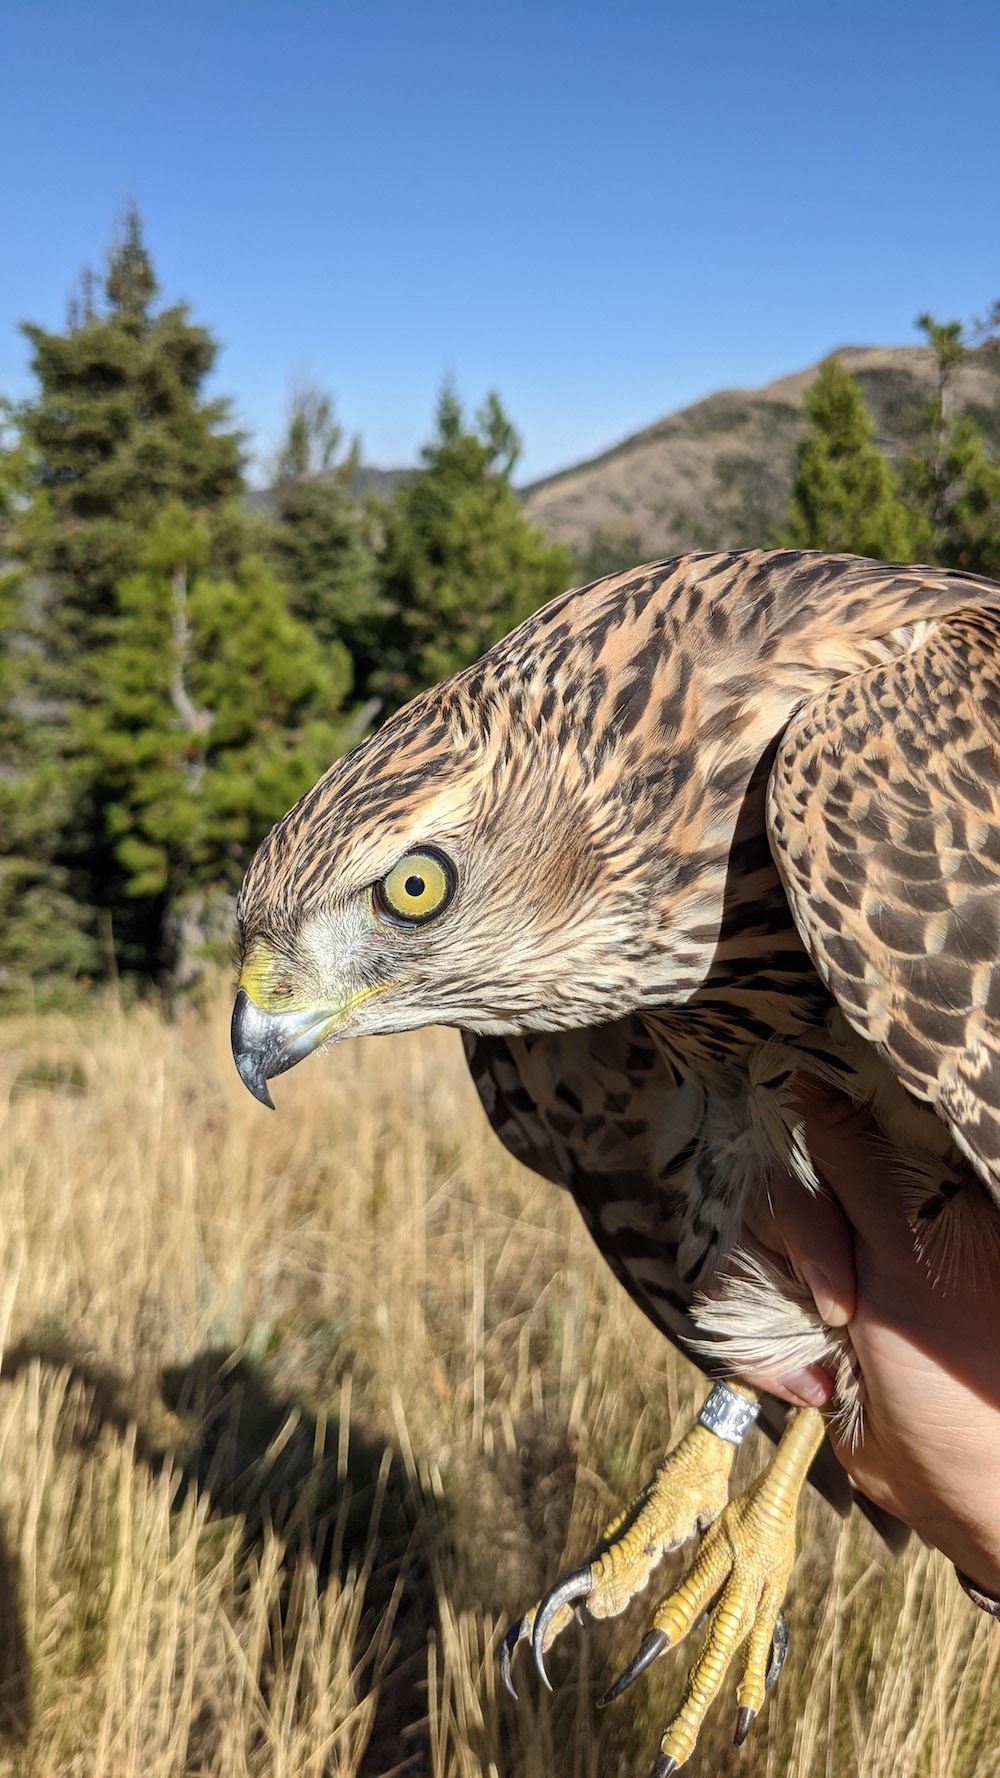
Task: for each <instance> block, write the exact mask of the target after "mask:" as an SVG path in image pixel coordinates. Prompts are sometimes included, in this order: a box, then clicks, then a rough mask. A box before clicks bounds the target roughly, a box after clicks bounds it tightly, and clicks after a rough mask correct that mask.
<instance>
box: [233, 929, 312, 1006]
mask: <svg viewBox="0 0 1000 1778" xmlns="http://www.w3.org/2000/svg"><path fill="white" fill-rule="evenodd" d="M238 986H239V987H241V988H243V989H245V991H246V993H248V994H249V996H250V998H251V1000H252V1001H253V1003H254V1005H255V1006H259V1007H260V1010H261V1012H298V1011H301V1010H303V1009H304V1008H305V1007H306V1005H307V1004H308V1002H307V1001H305V1000H302V999H300V998H299V997H297V996H296V995H295V992H294V984H293V982H292V978H291V976H290V974H289V973H288V970H287V967H285V968H284V969H283V967H282V965H281V964H280V963H279V962H278V960H277V959H276V958H275V956H274V954H273V952H272V951H271V949H270V947H269V946H268V945H266V944H265V943H264V940H263V939H261V938H259V939H257V940H256V942H255V944H254V945H253V947H252V949H251V950H250V951H249V952H248V954H247V956H246V957H245V958H244V961H243V967H242V969H241V970H240V979H239V983H238Z"/></svg>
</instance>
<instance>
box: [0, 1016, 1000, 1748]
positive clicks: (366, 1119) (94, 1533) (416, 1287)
mask: <svg viewBox="0 0 1000 1778" xmlns="http://www.w3.org/2000/svg"><path fill="white" fill-rule="evenodd" d="M227 1027H228V1001H227V997H226V994H225V992H224V990H223V989H222V988H221V987H220V990H219V993H218V996H217V997H216V998H215V999H213V1001H212V1003H211V1004H210V1005H208V1006H206V1008H205V1009H204V1011H203V1012H201V1013H194V1012H191V1013H188V1014H186V1015H185V1016H184V1017H183V1018H181V1019H179V1020H176V1021H174V1022H167V1021H166V1020H165V1019H163V1018H162V1017H161V1016H160V1015H159V1014H158V1012H157V1011H156V1009H155V1008H152V1007H148V1006H147V1007H140V1008H137V1009H134V1010H131V1011H129V1012H127V1013H125V1012H123V1011H121V1009H119V1008H117V1007H116V1006H114V1005H110V1006H105V1007H104V1008H103V1009H99V1010H94V1011H93V1012H91V1013H89V1014H88V1015H86V1016H85V1017H83V1018H81V1019H79V1020H75V1021H70V1020H68V1019H62V1018H58V1017H50V1018H46V1019H44V1020H38V1021H29V1020H19V1021H11V1022H9V1023H8V1024H6V1025H4V1026H2V1027H0V1104H2V1105H3V1108H4V1115H3V1140H2V1146H0V1154H2V1162H0V1166H2V1177H0V1236H2V1241H3V1258H4V1263H3V1267H2V1271H0V1329H2V1334H3V1342H4V1347H5V1357H4V1361H3V1370H2V1379H0V1600H2V1606H0V1773H11V1774H18V1775H21V1774H23V1775H24V1778H57V1775H58V1778H97V1775H99V1774H100V1775H101V1778H175V1775H180V1774H191V1775H192V1778H193V1775H195V1774H199V1775H205V1778H208V1775H209V1774H211V1775H212V1778H216V1775H217V1778H249V1775H251V1774H252V1775H253V1778H264V1775H267V1778H271V1775H274V1778H324V1775H326V1774H334V1773H335V1774H338V1775H344V1778H348V1775H351V1774H354V1773H377V1772H378V1773H388V1772H395V1771H399V1772H409V1773H414V1774H417V1773H424V1772H427V1773H429V1774H432V1775H433V1778H474V1775H478V1774H480V1773H482V1774H497V1775H499V1778H518V1775H524V1778H542V1775H543V1774H550V1773H551V1774H558V1775H560V1778H571V1775H572V1778H598V1775H599V1778H617V1775H618V1774H622V1775H624V1774H628V1775H629V1778H632V1775H633V1774H634V1775H636V1778H644V1774H645V1773H646V1772H648V1769H649V1766H650V1765H651V1763H652V1756H653V1753H654V1751H655V1747H656V1743H657V1740H658V1735H659V1731H660V1729H661V1728H662V1726H663V1723H664V1722H665V1721H666V1718H667V1713H668V1711H669V1710H670V1708H671V1704H672V1701H673V1700H674V1699H675V1698H676V1695H677V1692H678V1688H679V1686H680V1683H681V1680H682V1677H683V1671H684V1664H685V1655H684V1653H682V1654H681V1655H680V1656H676V1657H674V1659H673V1660H672V1661H671V1660H670V1659H667V1660H664V1661H661V1662H660V1663H659V1664H658V1665H657V1667H656V1668H654V1670H653V1671H652V1673H651V1675H650V1676H649V1679H648V1680H647V1681H644V1682H641V1683H640V1685H638V1686H637V1687H636V1688H635V1690H634V1691H633V1692H632V1693H631V1694H630V1696H629V1698H627V1699H625V1700H623V1702H622V1703H621V1704H619V1705H617V1706H615V1707H614V1708H612V1709H610V1710H608V1711H606V1712H603V1713H597V1712H596V1711H595V1709H594V1703H595V1699H596V1697H597V1696H598V1695H599V1693H600V1690H601V1689H602V1688H603V1686H604V1684H605V1683H606V1682H607V1680H608V1679H609V1678H610V1677H611V1676H613V1675H614V1674H615V1673H616V1672H617V1671H618V1670H619V1667H620V1666H621V1665H622V1664H624V1660H625V1658H626V1656H627V1655H628V1654H629V1653H631V1652H632V1650H633V1649H634V1648H635V1646H636V1645H637V1644H638V1641H639V1639H640V1638H641V1636H642V1634H643V1632H644V1630H645V1627H646V1606H645V1605H644V1603H643V1602H640V1603H639V1604H638V1606H636V1607H633V1610H632V1613H631V1614H629V1615H628V1616H627V1617H626V1618H624V1619H622V1620H618V1621H616V1622H615V1623H613V1624H610V1625H603V1626H591V1627H590V1628H589V1629H587V1630H586V1631H583V1630H578V1629H576V1628H572V1629H571V1630H570V1631H569V1632H568V1633H567V1635H566V1637H565V1638H564V1639H563V1642H562V1643H561V1644H560V1645H558V1647H557V1649H556V1651H554V1653H553V1656H552V1657H551V1660H550V1671H551V1672H552V1674H553V1677H554V1678H555V1679H556V1681H557V1685H556V1693H555V1696H554V1698H553V1699H552V1700H548V1699H546V1698H545V1697H544V1696H542V1695H541V1692H540V1688H539V1686H538V1684H537V1682H536V1681H535V1679H534V1677H533V1675H532V1674H531V1673H530V1672H529V1670H528V1663H527V1662H525V1663H524V1667H523V1669H522V1670H521V1672H520V1680H521V1684H520V1687H519V1689H520V1692H521V1698H520V1702H519V1703H518V1704H514V1703H512V1702H511V1701H510V1700H509V1699H507V1697H506V1696H505V1695H503V1694H501V1693H500V1692H498V1684H497V1676H496V1666H495V1655H496V1648H497V1643H498V1640H499V1637H500V1635H501V1633H502V1631H503V1629H504V1628H505V1626H506V1624H507V1622H508V1621H509V1620H510V1618H511V1617H512V1616H514V1615H516V1614H517V1613H519V1611H520V1610H521V1609H522V1608H523V1607H524V1606H525V1605H526V1604H529V1603H530V1602H531V1601H532V1600H533V1599H534V1597H536V1595H537V1593H538V1592H539V1590H540V1589H541V1588H542V1587H543V1585H544V1584H545V1583H546V1581H547V1580H549V1579H551V1578H553V1577H554V1576H555V1574H556V1573H557V1572H558V1571H559V1569H560V1566H561V1565H564V1564H565V1563H566V1562H567V1560H573V1559H574V1558H578V1557H579V1555H580V1554H582V1553H583V1551H584V1550H585V1549H586V1547H587V1544H588V1540H589V1539H590V1538H591V1536H592V1535H593V1533H594V1531H595V1530H596V1529H597V1527H598V1525H599V1523H600V1522H602V1521H603V1520H604V1519H605V1518H607V1517H608V1516H609V1515H610V1513H611V1512H612V1511H613V1509H614V1508H616V1507H617V1506H619V1505H620V1504H622V1503H624V1501H625V1500H626V1498H627V1497H628V1496H629V1495H630V1494H631V1493H632V1492H634V1491H635V1489H636V1487H637V1486H638V1485H639V1483H640V1482H641V1481H642V1480H644V1479H645V1478H646V1476H647V1475H648V1473H649V1471H650V1469H651V1468H652V1466H653V1464H654V1463H655V1461H656V1458H657V1456H658V1454H659V1453H660V1451H661V1448H662V1446H663V1444H664V1443H665V1442H666V1441H667V1440H668V1438H669V1435H670V1429H671V1426H673V1427H674V1428H675V1429H676V1428H678V1427H679V1425H680V1420H681V1417H682V1416H683V1415H684V1414H686V1413H687V1412H688V1411H689V1410H690V1408H691V1405H692V1403H693V1402H694V1401H695V1399H696V1398H697V1396H698V1393H699V1389H700V1385H699V1381H698V1379H697V1377H696V1376H695V1374H694V1372H693V1371H692V1370H691V1369H690V1367H689V1366H688V1365H686V1364H685V1363H684V1361H683V1360H681V1359H679V1358H677V1357H675V1355H673V1354H672V1353H671V1352H669V1351H668V1350H666V1349H665V1347H664V1345H663V1343H662V1341H661V1340H660V1339H659V1338H658V1337H657V1335H656V1334H655V1333H654V1332H653V1331H652V1330H651V1329H650V1328H649V1327H647V1325H646V1324H645V1323H644V1321H643V1320H642V1317H641V1316H640V1315H639V1314H638V1312H637V1311H635V1310H634V1309H633V1308H632V1307H631V1306H630V1304H629V1303H628V1302H627V1301H626V1300H625V1299H624V1297H623V1295H622V1294H621V1292H620V1291H619V1289H618V1287H617V1286H616V1285H615V1284H614V1283H613V1282H612V1280H611V1278H610V1275H609V1274H607V1273H606V1272H605V1270H604V1269H603V1267H602V1265H601V1263H600V1261H599V1260H598V1259H597V1257H596V1256H595V1255H594V1254H593V1253H592V1251H591V1249H590V1246H589V1243H588V1240H587V1237H586V1236H585V1234H584V1232H583V1229H582V1226H581V1225H580V1224H579V1223H578V1220H577V1218H576V1214H575V1212H574V1210H573V1207H572V1205H571V1204H570V1203H569V1202H568V1201H567V1200H566V1199H565V1198H564V1196H563V1194H561V1193H560V1192H558V1191H556V1190H555V1189H554V1188H552V1187H551V1186H548V1185H545V1184H543V1183H542V1182H540V1181H538V1180H536V1179H533V1178H532V1177H530V1176H529V1175H528V1174H526V1173H524V1172H523V1171H521V1169H519V1168H518V1167H517V1166H516V1165H515V1164H514V1163H513V1162H512V1161H509V1160H508V1159H507V1158H506V1156H505V1155H504V1154H503V1153H502V1152H501V1150H500V1148H499V1147H498V1145H497V1144H496V1142H495V1141H494V1139H493V1138H492V1136H491V1133H490V1131H489V1129H488V1127H487V1125H486V1122H485V1119H484V1118H483V1117H482V1115H481V1113H480V1111H479V1109H478V1103H477V1101H476V1100H475V1096H474V1093H473V1091H472V1088H471V1086H470V1084H469V1083H468V1081H467V1080H466V1078H465V1074H464V1066H463V1063H462V1060H461V1055H460V1051H459V1047H458V1040H457V1038H455V1037H454V1035H453V1034H449V1033H440V1032H431V1033H429V1034H424V1035H421V1036H415V1037H409V1038H406V1039H393V1040H375V1041H371V1042H369V1043H364V1044H358V1045H347V1046H345V1047H344V1048H343V1049H342V1050H339V1051H335V1052H333V1053H332V1054H330V1055H328V1056H326V1057H323V1058H321V1059H316V1060H313V1061H311V1062H310V1063H308V1064H307V1065H306V1066H304V1067H302V1068H300V1069H298V1070H296V1071H295V1073H294V1074H292V1075H290V1076H289V1077H288V1078H287V1079H285V1080H282V1081H280V1082H279V1083H278V1086H277V1090H276V1093H275V1097H276V1099H277V1102H278V1111H277V1114H276V1115H271V1114H269V1113H267V1112H265V1111H264V1110H262V1109H261V1108H260V1107H259V1106H257V1105H255V1104H254V1103H253V1101H252V1100H251V1099H250V1097H249V1096H248V1095H247V1093H246V1092H245V1091H244V1089H243V1088H242V1086H241V1085H240V1083H239V1081H238V1079H237V1078H236V1075H235V1072H234V1070H233V1067H232V1062H231V1059H230V1057H229V1054H228V1030H227ZM750 1443H751V1444H752V1445H753V1446H754V1447H755V1448H754V1449H753V1450H752V1451H750V1452H749V1455H748V1461H750V1462H757V1461H759V1459H760V1454H761V1452H760V1447H759V1446H757V1445H756V1441H755V1440H751V1441H750ZM651 1603H652V1601H651ZM789 1622H790V1626H791V1634H792V1641H791V1651H790V1655H789V1659H788V1664H787V1667H786V1670H785V1674H784V1677H783V1679H782V1682H781V1685H780V1686H779V1688H778V1690H777V1692H776V1693H775V1694H774V1696H773V1697H772V1699H771V1700H770V1702H769V1704H768V1706H767V1708H766V1710H765V1711H764V1713H763V1715H762V1717H761V1719H760V1722H759V1723H758V1725H757V1726H756V1727H755V1730H754V1732H753V1735H752V1737H751V1739H750V1741H749V1742H748V1743H747V1745H746V1746H745V1747H744V1749H743V1750H742V1751H741V1752H740V1753H736V1752H734V1751H733V1749H732V1748H731V1746H730V1737H731V1733H732V1727H733V1722H734V1719H735V1704H734V1702H733V1699H732V1696H731V1695H730V1696H729V1697H727V1700H726V1702H725V1706H724V1708H723V1709H722V1710H720V1711H717V1712H716V1714H715V1715H714V1716H713V1718H712V1720H711V1723H710V1725H709V1727H708V1729H707V1730H706V1732H705V1734H704V1736H703V1739H702V1744H701V1746H700V1748H699V1750H698V1753H697V1754H696V1756H695V1757H694V1759H693V1760H692V1762H691V1764H690V1767H689V1768H687V1769H688V1770H689V1771H690V1772H691V1774H692V1778H697V1775H700V1778H707V1775H709V1774H718V1773H723V1772H724V1773H727V1774H728V1773H730V1772H732V1773H734V1774H742V1775H744V1778H764V1775H765V1774H767V1775H768V1778H806V1775H808V1778H907V1775H909V1774H921V1775H924V1778H989V1775H991V1774H1000V1684H998V1683H997V1679H998V1675H997V1671H996V1669H997V1664H998V1657H1000V1631H998V1630H997V1628H996V1626H995V1625H993V1624H992V1623H991V1622H990V1621H989V1620H988V1619H986V1618H984V1617H982V1616H981V1615H980V1614H979V1613H977V1612H975V1611H974V1610H973V1608H972V1607H971V1606H970V1605H969V1604H968V1603H967V1602H966V1601H965V1599H964V1597H963V1596H962V1594H961V1593H960V1592H959V1589H958V1587H957V1585H956V1583H955V1581H954V1578H953V1576H952V1574H951V1571H950V1570H949V1569H948V1567H947V1565H946V1564H945V1563H944V1562H943V1561H941V1560H939V1558H937V1557H935V1556H932V1555H930V1554H929V1553H927V1552H926V1551H924V1550H922V1549H920V1548H913V1549H911V1551H910V1552H909V1553H908V1554H907V1556H906V1557H904V1559H903V1560H902V1561H900V1562H894V1561H893V1560H892V1558H890V1557H888V1556H887V1555H885V1554H883V1552H882V1550H881V1548H880V1546H879V1544H878V1542H877V1540H876V1539H875V1537H874V1536H873V1534H871V1533H870V1532H869V1531H868V1529H867V1528H866V1527H865V1526H864V1525H863V1524H860V1523H859V1524H851V1525H848V1526H842V1525H841V1523H840V1521H839V1520H837V1519H835V1518H834V1517H833V1515H832V1514H831V1513H830V1512H829V1511H828V1509H827V1508H826V1507H825V1506H824V1505H823V1504H822V1502H820V1501H818V1500H815V1499H810V1501H809V1504H808V1507H807V1509H806V1511H805V1514H804V1519H803V1527H802V1538H801V1553H800V1557H799V1561H798V1564H797V1567H796V1573H795V1578H794V1581H793V1586H792V1592H791V1595H790V1600H789Z"/></svg>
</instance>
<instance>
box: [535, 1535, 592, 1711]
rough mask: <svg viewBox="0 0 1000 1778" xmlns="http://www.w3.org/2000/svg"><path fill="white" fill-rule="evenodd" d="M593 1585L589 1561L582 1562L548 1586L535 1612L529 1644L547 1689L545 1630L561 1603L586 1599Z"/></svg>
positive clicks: (550, 1688) (565, 1603)
mask: <svg viewBox="0 0 1000 1778" xmlns="http://www.w3.org/2000/svg"><path fill="white" fill-rule="evenodd" d="M592 1585H593V1576H592V1574H591V1569H590V1563H589V1562H584V1563H583V1564H582V1566H581V1567H579V1568H574V1569H573V1571H572V1573H571V1574H565V1575H563V1578H562V1580H557V1581H556V1584H555V1586H554V1587H550V1588H549V1590H548V1592H547V1593H546V1595H545V1598H544V1599H543V1600H542V1603H541V1605H540V1606H539V1607H538V1610H537V1611H536V1613H535V1625H534V1629H533V1630H532V1632H531V1646H532V1648H533V1650H534V1654H535V1666H536V1667H537V1668H538V1671H539V1673H540V1675H541V1679H542V1684H543V1685H544V1686H545V1687H546V1689H547V1690H548V1691H551V1690H552V1685H551V1683H550V1680H549V1676H548V1674H547V1673H546V1671H545V1658H544V1654H543V1650H544V1647H545V1632H546V1630H547V1629H548V1627H549V1625H550V1623H551V1622H552V1619H553V1618H554V1617H555V1615H556V1612H557V1611H558V1610H559V1608H560V1606H561V1605H571V1604H572V1603H573V1601H574V1600H575V1599H586V1597H587V1594H588V1593H589V1592H590V1589H591V1587H592Z"/></svg>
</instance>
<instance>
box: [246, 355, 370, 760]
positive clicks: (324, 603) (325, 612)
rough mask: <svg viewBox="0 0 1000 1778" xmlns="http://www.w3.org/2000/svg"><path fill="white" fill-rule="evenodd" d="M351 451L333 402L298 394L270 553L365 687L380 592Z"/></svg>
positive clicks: (304, 615)
mask: <svg viewBox="0 0 1000 1778" xmlns="http://www.w3.org/2000/svg"><path fill="white" fill-rule="evenodd" d="M343 444H344V436H343V431H342V429H341V427H340V426H339V425H338V423H337V420H336V418H335V415H334V408H333V401H332V399H331V397H330V396H329V395H328V394H326V393H325V392H324V391H323V390H319V389H316V388H313V387H307V388H303V389H299V390H297V391H296V393H295V395H294V396H293V398H292V407H291V413H290V415H289V420H288V428H287V432H286V436H285V440H284V443H283V445H282V447H281V450H280V451H279V453H278V457H277V461H276V464H275V470H276V479H275V488H274V497H275V516H276V519H277V523H276V525H275V526H274V527H273V529H272V531H271V533H270V542H269V551H268V553H269V557H270V560H271V561H272V563H273V565H274V568H275V569H276V571H277V573H278V574H279V575H280V577H281V579H282V580H283V581H284V582H285V584H286V585H287V587H288V593H289V603H290V607H291V610H292V611H293V612H294V613H295V615H296V616H297V617H300V618H301V619H302V620H303V622H304V623H306V624H307V625H308V626H309V628H310V629H311V630H312V631H313V633H314V635H316V636H317V637H318V638H319V639H320V641H321V642H323V643H324V644H326V646H327V647H328V648H331V649H333V650H335V651H336V652H337V654H338V656H339V660H340V663H341V667H342V669H343V670H344V671H345V672H347V673H348V674H349V675H350V680H351V683H352V684H355V685H356V687H358V688H361V687H363V686H364V684H365V681H366V680H367V678H368V677H369V675H370V673H371V671H372V669H373V666H374V650H375V639H376V627H377V626H376V619H377V613H378V586H377V582H376V577H375V561H374V556H373V553H372V549H371V545H370V541H369V538H368V535H367V532H366V528H365V524H364V518H363V513H362V510H361V507H360V506H359V503H358V502H357V501H356V500H354V499H352V497H351V494H350V491H349V489H350V482H351V478H352V476H353V475H354V473H355V471H356V469H357V464H358V455H359V450H358V442H357V440H356V439H355V440H352V442H351V444H350V446H349V447H348V448H347V449H346V451H344V450H342V446H343ZM362 726H364V724H363V723H362Z"/></svg>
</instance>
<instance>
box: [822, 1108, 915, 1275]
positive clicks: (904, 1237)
mask: <svg viewBox="0 0 1000 1778" xmlns="http://www.w3.org/2000/svg"><path fill="white" fill-rule="evenodd" d="M796 1100H797V1104H798V1108H799V1111H800V1113H801V1115H802V1117H803V1120H804V1122H805V1127H806V1145H807V1147H808V1149H809V1153H810V1155H811V1156H812V1159H813V1163H814V1165H815V1166H816V1168H817V1171H818V1172H819V1174H820V1176H821V1178H822V1180H823V1182H824V1184H825V1185H826V1186H827V1187H828V1188H829V1191H830V1193H831V1194H832V1196H833V1197H834V1198H835V1200H836V1201H837V1203H838V1204H839V1205H840V1206H841V1207H842V1210H843V1212H844V1215H845V1216H846V1218H847V1222H848V1223H849V1225H850V1227H851V1229H852V1231H853V1244H854V1249H855V1267H856V1268H857V1265H858V1262H859V1260H860V1259H861V1257H862V1255H861V1253H859V1251H858V1250H859V1247H863V1248H864V1250H865V1257H867V1258H869V1259H874V1258H876V1257H878V1258H879V1260H880V1263H881V1264H883V1265H884V1264H885V1263H886V1259H887V1257H891V1259H892V1260H893V1261H894V1263H895V1265H896V1266H897V1268H898V1269H899V1271H900V1272H901V1273H902V1274H909V1273H910V1272H912V1270H913V1268H914V1266H915V1264H917V1261H916V1256H915V1254H914V1244H913V1235H912V1230H911V1227H910V1223H909V1220H908V1218H907V1214H906V1204H905V1199H904V1196H903V1193H902V1191H900V1190H899V1189H897V1187H898V1184H899V1181H898V1180H897V1177H896V1174H895V1172H894V1169H893V1161H892V1158H891V1155H890V1153H889V1151H888V1149H887V1145H886V1142H885V1139H884V1137H882V1136H881V1135H880V1133H879V1131H878V1129H877V1126H876V1125H875V1123H874V1122H873V1120H872V1118H871V1117H870V1115H869V1114H868V1113H867V1112H866V1111H865V1110H863V1109H861V1108H859V1107H857V1106H855V1105H853V1104H852V1103H851V1101H850V1100H848V1099H845V1098H844V1096H843V1095H842V1094H840V1093H831V1092H830V1091H829V1090H828V1089H827V1088H825V1087H821V1086H819V1085H818V1084H814V1083H813V1082H812V1081H811V1080H810V1081H809V1082H808V1084H807V1085H802V1086H800V1087H799V1088H798V1089H797V1092H796Z"/></svg>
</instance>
